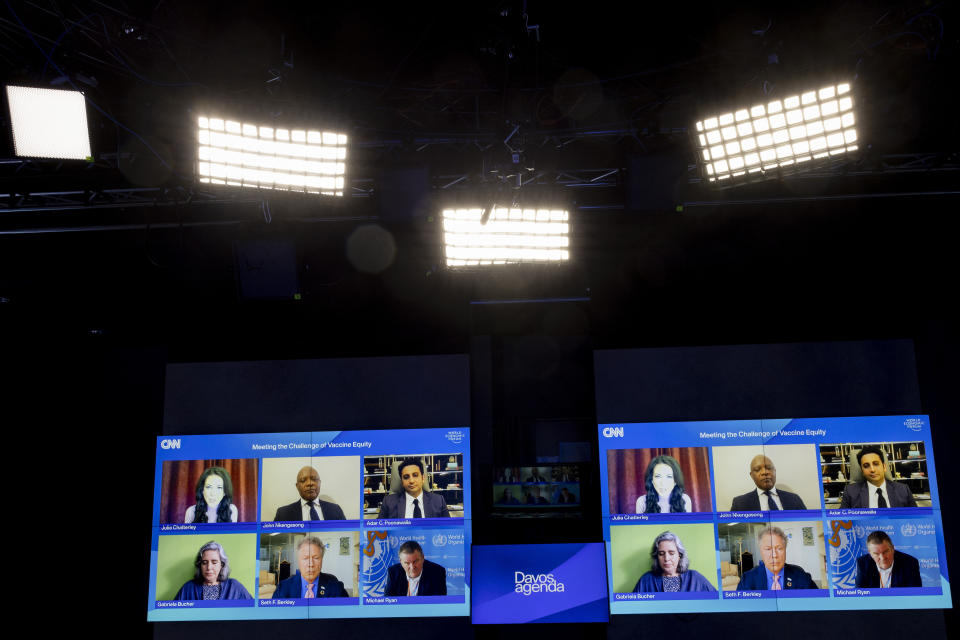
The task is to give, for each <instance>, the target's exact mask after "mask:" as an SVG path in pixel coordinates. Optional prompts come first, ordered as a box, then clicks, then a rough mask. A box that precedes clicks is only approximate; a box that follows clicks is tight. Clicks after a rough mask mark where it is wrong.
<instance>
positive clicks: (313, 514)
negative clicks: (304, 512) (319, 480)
mask: <svg viewBox="0 0 960 640" xmlns="http://www.w3.org/2000/svg"><path fill="white" fill-rule="evenodd" d="M307 504H308V505H310V519H311V520H319V519H320V514H319V513H317V510H316V508H315V507H314V506H313V501H312V500H311V501H310V502H308V503H307Z"/></svg>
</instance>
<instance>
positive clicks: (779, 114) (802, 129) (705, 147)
mask: <svg viewBox="0 0 960 640" xmlns="http://www.w3.org/2000/svg"><path fill="white" fill-rule="evenodd" d="M855 125H856V120H855V118H854V115H853V95H852V93H851V90H850V85H849V84H848V83H841V84H837V85H830V86H826V87H823V88H822V89H819V90H814V91H807V92H805V93H801V94H799V95H795V96H790V97H789V98H786V99H784V100H773V101H772V102H769V103H767V104H766V105H763V104H759V105H756V106H754V107H751V108H749V109H747V108H743V109H737V110H735V111H731V112H728V113H724V114H722V115H717V116H711V117H709V118H704V119H703V120H700V121H698V122H697V125H696V127H697V139H698V140H699V143H700V144H699V149H698V160H699V162H700V164H701V166H702V167H703V171H704V173H705V174H706V175H705V177H706V178H707V180H709V181H710V182H714V183H716V182H723V181H731V182H735V181H738V179H743V178H744V177H747V178H749V177H754V178H756V177H761V176H762V175H763V174H764V172H767V171H772V170H775V169H781V170H782V169H791V170H795V169H799V168H801V165H803V164H804V163H806V162H811V161H813V160H820V159H822V158H830V157H833V156H838V155H841V154H844V153H848V152H850V151H854V150H855V149H856V148H857V129H856V126H855Z"/></svg>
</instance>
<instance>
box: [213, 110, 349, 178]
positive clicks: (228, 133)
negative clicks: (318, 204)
mask: <svg viewBox="0 0 960 640" xmlns="http://www.w3.org/2000/svg"><path fill="white" fill-rule="evenodd" d="M197 125H198V133H197V141H198V143H199V148H198V150H197V176H198V178H199V180H200V182H204V183H209V184H223V185H231V186H237V187H255V188H258V189H280V190H284V191H303V192H306V193H319V194H323V195H328V196H342V195H343V186H344V175H345V174H346V158H347V136H346V135H344V134H342V133H335V132H331V131H312V130H305V129H281V128H275V127H267V126H260V125H254V124H249V123H241V122H237V121H235V120H224V119H222V118H209V117H206V116H200V117H199V118H197Z"/></svg>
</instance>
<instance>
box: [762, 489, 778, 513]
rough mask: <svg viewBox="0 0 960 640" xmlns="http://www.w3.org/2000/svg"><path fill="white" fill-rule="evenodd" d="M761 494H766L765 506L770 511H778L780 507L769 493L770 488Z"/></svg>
mask: <svg viewBox="0 0 960 640" xmlns="http://www.w3.org/2000/svg"><path fill="white" fill-rule="evenodd" d="M763 495H765V496H767V508H768V509H770V511H780V507H778V506H777V501H776V500H774V499H773V494H772V493H770V490H769V489H768V490H767V491H764V492H763Z"/></svg>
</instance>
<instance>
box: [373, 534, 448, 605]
mask: <svg viewBox="0 0 960 640" xmlns="http://www.w3.org/2000/svg"><path fill="white" fill-rule="evenodd" d="M397 555H398V556H399V559H400V562H399V563H397V564H394V565H391V566H390V568H388V569H387V585H386V587H385V588H384V591H383V595H385V596H391V597H397V596H445V595H447V570H446V569H444V568H443V567H442V566H440V565H439V564H437V563H435V562H430V561H429V560H425V559H424V558H423V548H422V547H421V546H420V544H419V543H418V542H417V541H416V540H407V541H406V542H404V543H403V544H402V545H400V549H399V551H398V553H397Z"/></svg>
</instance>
